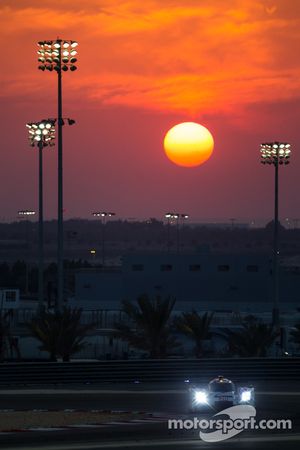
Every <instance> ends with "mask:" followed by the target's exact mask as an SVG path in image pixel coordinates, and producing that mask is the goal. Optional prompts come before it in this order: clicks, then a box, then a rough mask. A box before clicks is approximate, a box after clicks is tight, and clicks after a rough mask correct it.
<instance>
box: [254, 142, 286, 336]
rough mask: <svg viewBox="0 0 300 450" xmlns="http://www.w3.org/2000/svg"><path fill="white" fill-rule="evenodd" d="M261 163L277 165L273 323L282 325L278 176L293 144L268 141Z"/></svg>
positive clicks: (262, 153) (262, 145) (263, 147)
mask: <svg viewBox="0 0 300 450" xmlns="http://www.w3.org/2000/svg"><path fill="white" fill-rule="evenodd" d="M260 153H261V163H262V164H271V165H273V166H274V167H275V202H274V235H273V311H272V319H273V325H274V326H275V327H276V328H279V326H280V320H279V314H280V313H279V243H278V225H279V221H278V184H279V183H278V181H279V180H278V178H279V176H278V175H279V171H278V169H279V166H280V165H283V164H284V165H286V164H289V162H290V161H289V158H290V156H291V145H290V144H288V143H286V142H266V143H264V144H261V146H260Z"/></svg>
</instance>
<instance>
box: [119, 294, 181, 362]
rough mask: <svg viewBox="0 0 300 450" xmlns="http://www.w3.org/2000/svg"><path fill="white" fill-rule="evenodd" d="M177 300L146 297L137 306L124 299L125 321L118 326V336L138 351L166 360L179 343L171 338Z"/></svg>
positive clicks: (138, 300)
mask: <svg viewBox="0 0 300 450" xmlns="http://www.w3.org/2000/svg"><path fill="white" fill-rule="evenodd" d="M174 304H175V300H174V299H171V298H170V297H167V298H166V299H161V298H160V297H159V296H157V297H156V298H155V299H154V300H150V299H149V297H148V296H147V295H142V296H140V297H139V298H138V299H137V305H134V304H133V303H131V302H130V301H127V300H124V301H123V303H122V306H123V312H124V313H125V318H126V319H125V320H123V321H120V322H118V323H116V324H115V329H116V331H115V337H117V338H119V339H122V340H123V341H126V342H128V344H129V345H130V346H132V347H134V348H136V349H138V350H144V351H146V352H147V353H148V354H149V357H150V358H165V357H166V356H167V354H168V353H169V352H170V351H171V350H172V349H174V348H176V347H178V346H179V343H178V342H177V341H176V339H175V338H174V337H173V336H172V332H171V313H172V310H173V307H174Z"/></svg>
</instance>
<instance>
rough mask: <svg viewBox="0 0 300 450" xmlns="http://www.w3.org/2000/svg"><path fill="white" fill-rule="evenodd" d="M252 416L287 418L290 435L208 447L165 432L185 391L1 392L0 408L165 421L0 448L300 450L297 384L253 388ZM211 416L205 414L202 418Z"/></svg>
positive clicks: (184, 434) (180, 410)
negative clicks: (150, 415)
mask: <svg viewBox="0 0 300 450" xmlns="http://www.w3.org/2000/svg"><path fill="white" fill-rule="evenodd" d="M256 390H257V392H258V393H257V397H256V409H257V417H258V418H263V419H269V418H273V419H275V418H281V419H291V420H292V422H293V429H292V430H290V431H285V432H284V431H280V432H278V431H277V432H276V433H274V432H270V431H247V432H246V431H245V432H243V433H241V434H240V435H238V437H236V438H231V439H230V440H228V441H224V442H222V443H216V444H208V443H205V442H203V441H201V440H200V439H199V438H198V435H197V432H196V431H179V430H173V431H169V430H168V429H167V418H168V417H177V418H186V417H187V416H186V414H187V394H186V386H185V385H184V384H183V383H181V384H177V385H172V386H169V385H168V386H166V385H156V384H153V385H137V386H133V385H124V386H115V385H105V386H98V387H89V386H87V387H86V388H85V389H82V388H81V387H77V388H75V389H72V390H68V391H67V390H58V389H54V390H51V391H45V390H35V389H33V390H28V389H26V390H23V391H18V392H10V391H8V390H7V391H0V409H16V410H21V409H50V410H51V409H55V410H57V409H112V410H137V411H147V412H155V413H160V414H163V415H164V416H165V417H166V421H165V422H161V423H159V424H151V423H149V424H146V425H145V424H141V425H133V424H131V425H128V426H115V427H107V428H102V429H88V430H85V429H81V430H68V431H60V432H51V433H39V432H36V433H20V434H12V435H0V448H1V450H5V449H18V450H20V449H23V450H25V449H26V450H29V449H30V450H31V449H41V450H71V449H72V450H76V449H78V450H79V449H80V450H92V449H93V450H94V449H104V450H105V449H109V448H110V449H113V448H116V449H129V448H132V449H142V448H147V449H149V450H152V449H156V450H159V449H169V448H170V449H171V448H172V449H176V450H177V449H180V450H183V449H185V448H186V449H189V448H191V449H194V448H195V449H196V448H204V447H205V448H207V449H212V448H214V449H215V448H222V449H233V450H234V449H248V448H249V449H250V448H255V450H260V449H262V450H264V449H265V450H269V449H279V448H280V449H281V448H282V447H283V446H284V447H285V450H296V449H297V450H298V449H299V448H300V385H299V384H298V385H296V384H289V385H283V384H281V385H280V384H278V383H271V384H270V383H265V384H264V383H260V385H258V386H256ZM206 417H210V415H206Z"/></svg>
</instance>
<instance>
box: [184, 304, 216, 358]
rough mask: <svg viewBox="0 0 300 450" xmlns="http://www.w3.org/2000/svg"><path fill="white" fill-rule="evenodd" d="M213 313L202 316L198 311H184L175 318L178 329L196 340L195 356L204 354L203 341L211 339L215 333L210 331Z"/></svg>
mask: <svg viewBox="0 0 300 450" xmlns="http://www.w3.org/2000/svg"><path fill="white" fill-rule="evenodd" d="M212 319H213V313H211V314H209V313H207V312H206V313H204V314H203V315H202V316H201V315H200V314H198V313H197V312H196V311H192V312H189V313H183V314H182V315H181V316H180V317H178V318H177V319H176V320H175V326H176V328H177V330H178V331H179V332H180V333H182V334H184V335H185V336H187V337H188V338H189V339H192V340H193V341H194V342H195V348H194V352H195V356H196V357H197V358H201V356H203V341H205V340H208V339H211V337H212V336H213V333H212V332H211V331H210V326H211V322H212Z"/></svg>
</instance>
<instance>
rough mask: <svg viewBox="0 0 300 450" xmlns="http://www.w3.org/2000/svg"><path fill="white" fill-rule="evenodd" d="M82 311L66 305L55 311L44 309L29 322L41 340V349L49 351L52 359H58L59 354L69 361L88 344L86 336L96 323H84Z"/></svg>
mask: <svg viewBox="0 0 300 450" xmlns="http://www.w3.org/2000/svg"><path fill="white" fill-rule="evenodd" d="M81 313H82V310H81V309H71V308H66V307H65V308H64V309H63V310H62V311H55V312H52V311H46V310H42V311H41V312H39V313H38V314H37V315H36V316H34V317H33V318H32V319H31V321H30V322H29V323H28V324H27V326H28V328H29V330H30V332H31V334H32V336H33V337H35V338H36V339H37V340H38V341H40V342H41V345H40V346H39V349H40V350H44V351H46V352H48V353H49V354H50V360H51V361H57V357H58V356H60V357H62V359H63V361H69V360H70V357H71V356H72V355H73V354H75V353H77V352H79V351H81V350H82V349H83V348H84V347H85V346H86V342H85V337H86V335H87V333H88V332H89V331H90V330H91V329H93V328H94V324H91V323H90V324H87V325H82V324H81V323H80V322H81Z"/></svg>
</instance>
